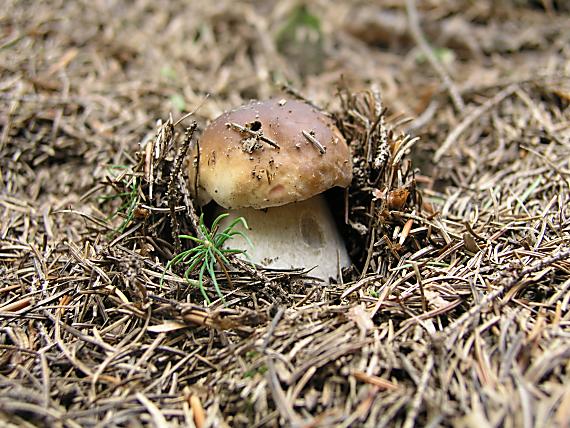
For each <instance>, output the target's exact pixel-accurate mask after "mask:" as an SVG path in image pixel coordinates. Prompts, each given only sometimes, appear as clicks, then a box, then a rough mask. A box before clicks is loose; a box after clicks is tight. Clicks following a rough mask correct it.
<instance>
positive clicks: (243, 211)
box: [219, 194, 350, 281]
mask: <svg viewBox="0 0 570 428" xmlns="http://www.w3.org/2000/svg"><path fill="white" fill-rule="evenodd" d="M219 210H220V211H221V212H222V211H223V212H225V211H226V210H224V209H223V208H220V209H219ZM228 212H229V214H230V215H229V216H228V217H226V218H225V219H224V223H223V224H222V225H221V226H222V227H223V226H225V225H227V224H229V223H230V222H231V221H232V220H234V219H235V218H237V217H244V218H245V219H246V221H247V223H248V225H249V228H250V230H247V231H244V232H245V233H246V234H247V236H248V237H249V238H250V240H251V242H252V243H253V248H251V247H250V246H249V245H248V244H247V242H246V241H245V240H244V239H243V238H242V237H240V236H235V237H234V238H233V239H231V240H228V241H227V246H228V247H229V248H234V249H240V250H246V254H247V257H246V258H248V259H249V260H250V261H252V262H253V263H255V264H258V265H261V266H263V267H266V268H272V269H292V268H304V269H312V270H311V272H310V273H309V275H310V276H314V277H317V278H321V279H323V280H325V281H328V280H329V278H335V279H336V278H338V277H339V274H340V269H342V268H343V267H347V266H350V259H349V257H348V253H347V251H346V246H345V245H344V242H343V240H342V238H341V236H340V234H339V232H338V229H337V227H336V224H335V221H334V219H333V217H332V214H331V212H330V209H329V207H328V205H327V202H326V201H325V198H324V196H323V195H322V194H319V195H316V196H313V197H312V198H310V199H307V200H305V201H301V202H294V203H290V204H287V205H282V206H279V207H271V208H267V209H264V210H258V209H253V208H240V209H235V210H229V211H228ZM313 268H314V269H313Z"/></svg>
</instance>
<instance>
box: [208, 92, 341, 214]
mask: <svg viewBox="0 0 570 428" xmlns="http://www.w3.org/2000/svg"><path fill="white" fill-rule="evenodd" d="M236 125H237V126H236ZM240 127H241V128H245V129H247V130H250V131H251V132H248V131H246V130H244V129H241V130H240ZM275 145H277V146H278V148H277V147H275ZM199 146H200V156H199V166H198V168H199V171H198V182H199V189H198V193H200V194H201V195H200V196H201V199H208V198H205V197H204V196H206V195H204V194H203V193H207V195H209V197H211V198H212V199H214V200H215V201H216V202H217V203H218V204H219V205H221V206H222V207H224V208H228V209H236V208H244V207H253V208H258V209H259V208H267V207H274V206H279V205H284V204H288V203H291V202H295V201H302V200H305V199H308V198H310V197H312V196H314V195H316V194H319V193H321V192H324V191H325V190H328V189H330V188H332V187H335V186H340V187H347V186H348V185H349V184H350V181H351V180H352V165H351V158H350V151H349V149H348V145H347V144H346V141H345V139H344V138H343V136H342V135H341V133H340V131H339V130H338V129H337V127H336V126H335V125H334V123H333V121H332V120H331V119H330V118H329V117H328V116H326V115H324V114H323V113H321V112H319V111H318V110H317V109H316V108H314V107H312V106H310V105H308V104H306V103H304V102H300V101H294V100H278V99H272V100H269V101H262V102H254V103H251V104H247V105H245V106H242V107H239V108H237V109H235V110H232V111H229V112H226V113H224V114H222V115H221V116H220V117H218V118H217V119H216V120H214V121H213V122H212V123H211V124H210V125H209V126H208V127H207V128H206V129H205V130H204V133H203V134H202V137H201V138H200V145H199Z"/></svg>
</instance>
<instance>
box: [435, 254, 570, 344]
mask: <svg viewBox="0 0 570 428" xmlns="http://www.w3.org/2000/svg"><path fill="white" fill-rule="evenodd" d="M568 258H570V249H567V250H566V251H562V252H560V253H558V254H554V255H553V256H550V257H545V258H543V259H541V260H539V261H538V262H537V263H534V264H532V265H530V266H527V267H526V268H524V269H522V270H521V271H520V272H519V274H518V275H516V276H515V277H514V278H512V279H511V280H510V281H509V282H507V283H506V284H505V285H503V286H500V287H499V288H497V289H496V290H495V291H493V292H491V293H489V294H487V295H486V296H485V297H483V298H482V299H481V301H480V302H479V304H477V305H476V306H473V307H472V308H471V309H469V310H468V311H467V312H465V313H464V314H463V315H461V316H460V317H459V318H458V319H457V320H456V321H454V322H453V323H451V324H449V325H448V326H447V327H445V328H444V329H443V330H442V331H440V332H439V333H437V334H436V335H435V336H434V340H435V341H436V342H437V341H438V339H439V340H441V339H443V340H445V341H446V346H447V348H448V349H451V344H452V343H455V342H456V341H457V340H459V339H460V338H461V337H463V335H464V334H465V333H466V332H467V331H468V330H470V328H468V327H467V326H465V324H467V323H468V322H469V321H471V320H473V319H474V318H475V317H476V316H478V315H479V314H480V313H481V312H482V311H483V310H484V309H485V308H486V307H487V306H488V305H489V304H490V303H491V302H493V301H495V300H496V299H498V298H499V297H501V296H502V295H503V294H504V293H506V292H507V291H509V290H510V289H512V288H513V287H515V286H516V285H518V284H519V283H520V281H521V280H522V279H523V278H524V277H525V276H526V275H530V274H532V273H536V272H538V271H540V270H541V269H544V268H545V267H548V266H551V265H553V264H554V263H556V262H559V261H561V260H566V259H568ZM464 326H465V329H464V330H463V331H461V329H462V328H463V327H464ZM445 338H447V339H445ZM440 343H441V342H440Z"/></svg>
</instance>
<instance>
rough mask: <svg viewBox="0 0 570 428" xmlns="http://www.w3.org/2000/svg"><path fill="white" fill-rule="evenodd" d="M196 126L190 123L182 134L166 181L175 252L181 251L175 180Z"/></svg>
mask: <svg viewBox="0 0 570 428" xmlns="http://www.w3.org/2000/svg"><path fill="white" fill-rule="evenodd" d="M197 126H198V124H197V123H196V122H194V123H192V125H190V126H189V127H188V128H186V131H185V132H184V141H183V142H182V145H181V147H180V151H179V152H178V154H177V155H176V159H175V160H174V168H173V169H172V172H171V173H170V179H169V181H168V207H169V208H170V222H171V225H172V238H173V239H174V247H175V250H176V252H180V249H181V246H182V244H181V242H180V238H179V237H178V235H180V225H179V223H178V217H177V216H176V206H177V202H178V191H177V186H176V183H177V181H178V180H177V178H178V175H179V174H180V170H181V169H182V161H183V160H184V159H185V158H186V154H187V153H188V148H189V147H190V143H191V142H192V136H193V135H194V131H196V127H197Z"/></svg>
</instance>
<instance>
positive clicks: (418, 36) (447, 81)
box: [406, 0, 465, 112]
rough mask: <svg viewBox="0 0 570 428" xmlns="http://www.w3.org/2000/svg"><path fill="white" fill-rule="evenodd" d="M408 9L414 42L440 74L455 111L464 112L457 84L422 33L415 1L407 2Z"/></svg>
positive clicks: (407, 0)
mask: <svg viewBox="0 0 570 428" xmlns="http://www.w3.org/2000/svg"><path fill="white" fill-rule="evenodd" d="M406 8H407V11H408V21H409V24H410V31H411V32H412V36H413V38H414V40H415V41H416V43H417V44H418V46H419V47H420V49H421V50H422V51H423V53H424V55H425V56H426V58H427V60H428V61H429V63H430V64H431V66H432V67H433V68H434V70H435V71H436V73H437V74H439V77H440V78H441V80H442V81H443V84H444V85H445V87H446V88H447V90H448V91H449V96H450V97H451V100H452V101H453V104H454V106H455V109H456V110H457V111H458V112H461V111H463V109H465V103H464V102H463V98H461V95H460V93H459V90H458V89H457V87H456V86H455V83H453V80H451V77H450V76H449V74H448V73H447V71H446V70H445V68H444V67H443V65H441V63H440V62H439V60H438V59H437V57H436V56H435V54H434V53H433V50H432V49H431V47H430V46H429V44H428V42H427V41H426V39H425V37H424V35H423V33H422V30H421V27H420V22H419V18H418V11H417V9H416V2H415V0H406Z"/></svg>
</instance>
